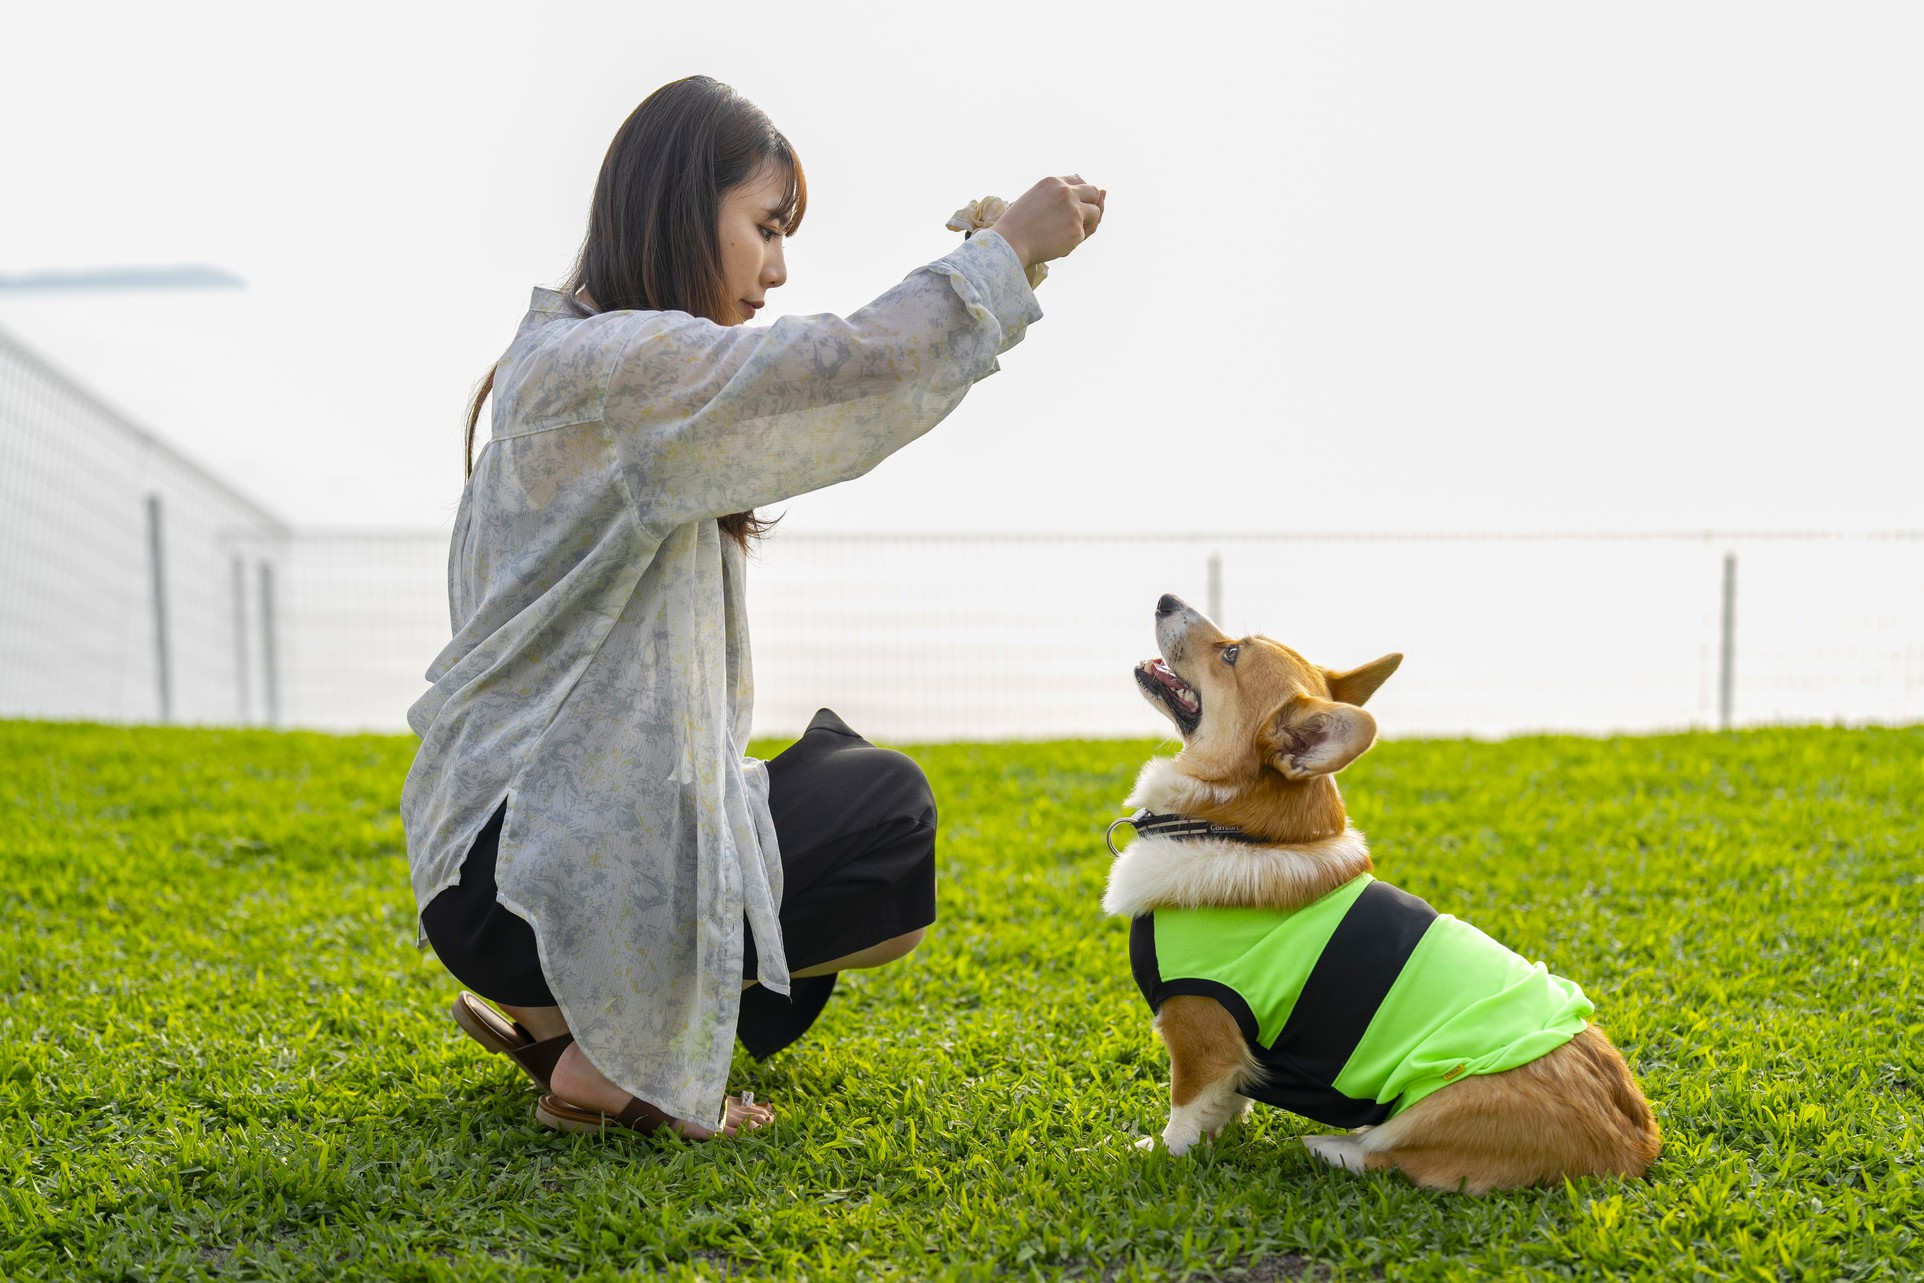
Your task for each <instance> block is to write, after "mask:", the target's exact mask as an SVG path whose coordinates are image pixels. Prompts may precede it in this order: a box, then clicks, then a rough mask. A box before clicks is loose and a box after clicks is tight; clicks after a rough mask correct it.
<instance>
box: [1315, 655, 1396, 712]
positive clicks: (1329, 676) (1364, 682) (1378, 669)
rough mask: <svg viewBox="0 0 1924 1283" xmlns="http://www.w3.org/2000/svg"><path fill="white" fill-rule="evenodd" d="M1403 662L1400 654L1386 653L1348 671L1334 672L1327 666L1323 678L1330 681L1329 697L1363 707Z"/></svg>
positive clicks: (1339, 701) (1342, 702) (1340, 702)
mask: <svg viewBox="0 0 1924 1283" xmlns="http://www.w3.org/2000/svg"><path fill="white" fill-rule="evenodd" d="M1402 662H1403V656H1402V655H1400V654H1395V655H1385V656H1383V658H1381V659H1372V660H1371V661H1370V662H1369V663H1367V664H1364V665H1363V666H1362V667H1360V668H1352V669H1350V670H1349V671H1348V672H1347V673H1337V672H1332V671H1330V670H1329V669H1327V668H1325V669H1324V670H1323V680H1324V681H1326V682H1328V683H1329V697H1330V698H1331V699H1333V700H1335V701H1336V702H1337V703H1339V704H1355V705H1356V706H1357V707H1359V708H1360V707H1362V705H1363V702H1364V701H1365V700H1367V699H1368V698H1369V697H1370V696H1372V695H1374V694H1375V693H1376V688H1377V687H1378V686H1381V685H1382V684H1383V683H1384V682H1386V681H1388V680H1389V678H1390V674H1391V673H1393V672H1395V671H1396V666H1397V665H1398V664H1401V663H1402Z"/></svg>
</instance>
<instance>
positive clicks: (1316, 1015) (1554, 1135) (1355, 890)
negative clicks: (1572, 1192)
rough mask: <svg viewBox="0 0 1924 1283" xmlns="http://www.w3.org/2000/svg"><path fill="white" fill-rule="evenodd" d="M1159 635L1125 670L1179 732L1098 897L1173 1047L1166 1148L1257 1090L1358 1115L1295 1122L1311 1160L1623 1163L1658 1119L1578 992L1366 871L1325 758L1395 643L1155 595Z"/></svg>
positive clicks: (1473, 1185)
mask: <svg viewBox="0 0 1924 1283" xmlns="http://www.w3.org/2000/svg"><path fill="white" fill-rule="evenodd" d="M1156 643H1157V648H1158V649H1159V650H1160V651H1161V657H1160V658H1157V659H1151V660H1147V661H1145V662H1144V663H1142V664H1141V665H1139V666H1138V667H1137V668H1136V670H1135V676H1136V682H1137V684H1138V685H1139V686H1140V687H1141V689H1142V693H1143V695H1144V696H1145V697H1146V698H1147V699H1148V700H1149V702H1150V703H1151V704H1153V705H1155V707H1156V708H1157V709H1158V710H1160V711H1161V712H1162V713H1163V714H1164V715H1165V716H1166V717H1168V718H1169V720H1170V721H1171V722H1173V723H1174V724H1175V727H1176V730H1177V731H1178V732H1179V733H1180V735H1181V737H1182V744H1183V747H1182V751H1181V752H1180V753H1178V754H1177V755H1176V756H1175V757H1173V758H1154V759H1151V760H1150V762H1149V763H1148V764H1147V765H1146V766H1144V767H1143V770H1142V773H1141V775H1140V776H1139V777H1138V778H1137V780H1136V785H1135V789H1134V791H1133V792H1132V793H1131V795H1130V797H1129V800H1128V805H1129V806H1132V807H1135V808H1138V809H1137V810H1136V812H1135V814H1133V815H1132V816H1130V817H1129V818H1128V819H1127V820H1118V821H1117V822H1116V824H1115V825H1112V826H1111V850H1112V851H1113V850H1114V849H1115V848H1114V844H1113V835H1114V830H1115V828H1116V826H1117V825H1123V824H1128V825H1133V826H1134V828H1135V830H1136V836H1135V839H1134V840H1133V841H1131V842H1130V843H1129V845H1128V846H1127V847H1126V848H1125V849H1124V850H1122V851H1121V852H1120V853H1119V854H1118V855H1117V857H1116V860H1115V863H1114V865H1113V866H1112V867H1111V870H1110V875H1109V884H1108V889H1107V891H1106V893H1105V895H1104V897H1103V908H1104V910H1105V912H1107V913H1109V914H1112V915H1116V916H1120V917H1125V918H1128V919H1130V920H1131V930H1130V963H1131V969H1132V971H1133V972H1134V974H1135V978H1136V982H1137V985H1138V987H1140V988H1141V989H1142V992H1143V997H1144V999H1145V1000H1146V1001H1147V1002H1148V1004H1149V1006H1150V1008H1151V1009H1152V1010H1153V1011H1154V1012H1155V1027H1156V1029H1157V1030H1158V1032H1160V1033H1161V1035H1162V1039H1163V1042H1164V1044H1165V1045H1166V1046H1167V1047H1168V1049H1169V1060H1170V1069H1171V1081H1170V1089H1169V1097H1170V1111H1169V1122H1168V1125H1167V1126H1166V1127H1165V1128H1164V1129H1163V1132H1162V1140H1163V1143H1164V1145H1166V1146H1167V1147H1168V1149H1169V1151H1170V1152H1171V1153H1173V1154H1183V1153H1186V1152H1187V1151H1188V1150H1189V1149H1190V1148H1191V1147H1193V1146H1194V1145H1195V1144H1196V1143H1197V1141H1198V1140H1200V1139H1202V1138H1203V1137H1204V1136H1210V1137H1214V1136H1215V1135H1216V1134H1217V1133H1218V1132H1220V1131H1221V1129H1222V1128H1223V1127H1224V1126H1226V1125H1227V1124H1229V1123H1230V1122H1233V1121H1236V1120H1238V1119H1240V1118H1242V1117H1244V1116H1245V1115H1246V1114H1247V1113H1248V1112H1249V1110H1250V1108H1251V1106H1252V1105H1253V1104H1254V1103H1255V1102H1256V1101H1263V1102H1266V1103H1269V1104H1274V1105H1278V1106H1281V1107H1283V1108H1286V1109H1289V1110H1292V1111H1293V1112H1296V1113H1299V1114H1302V1115H1304V1116H1305V1117H1308V1118H1310V1119H1313V1120H1315V1121H1317V1122H1321V1123H1324V1124H1326V1125H1331V1126H1336V1127H1343V1128H1351V1129H1353V1130H1351V1131H1349V1132H1347V1133H1346V1134H1335V1135H1327V1136H1309V1137H1305V1138H1304V1139H1303V1143H1304V1144H1305V1145H1306V1146H1308V1148H1309V1149H1310V1151H1311V1152H1312V1153H1314V1154H1315V1155H1316V1156H1317V1157H1318V1158H1321V1159H1322V1160H1324V1161H1325V1162H1327V1163H1329V1164H1331V1165H1333V1166H1336V1167H1341V1168H1346V1169H1348V1170H1351V1171H1365V1170H1377V1169H1394V1170H1397V1171H1400V1172H1402V1173H1403V1174H1404V1175H1405V1176H1407V1177H1408V1178H1409V1179H1411V1180H1413V1181H1415V1182H1416V1183H1417V1184H1418V1185H1423V1186H1428V1187H1431V1188H1434V1189H1443V1190H1463V1191H1467V1192H1472V1193H1483V1192H1485V1191H1488V1190H1492V1189H1510V1188H1516V1187H1520V1186H1529V1185H1541V1184H1545V1183H1554V1182H1557V1181H1559V1180H1561V1179H1562V1178H1564V1177H1580V1176H1588V1175H1593V1174H1601V1173H1614V1174H1616V1175H1619V1176H1641V1175H1642V1174H1643V1173H1644V1170H1645V1169H1646V1168H1647V1167H1648V1166H1649V1165H1650V1163H1651V1161H1652V1160H1653V1159H1654V1158H1655V1157H1656V1154H1657V1146H1658V1136H1657V1124H1656V1120H1655V1119H1654V1118H1653V1117H1652V1115H1651V1112H1650V1106H1649V1103H1648V1102H1647V1101H1645V1099H1644V1096H1643V1093H1642V1092H1641V1091H1639V1090H1638V1088H1637V1084H1636V1081H1635V1080H1634V1079H1633V1078H1632V1077H1631V1075H1630V1070H1629V1068H1628V1066H1626V1065H1625V1064H1624V1061H1623V1057H1622V1055H1621V1054H1619V1053H1618V1051H1617V1049H1616V1048H1615V1047H1614V1046H1612V1045H1611V1043H1610V1040H1609V1039H1607V1038H1606V1037H1604V1034H1603V1031H1602V1030H1601V1029H1599V1028H1597V1027H1596V1026H1595V1025H1593V1024H1591V1023H1590V1022H1589V1020H1588V1017H1589V1015H1590V1014H1591V1011H1592V1008H1591V1004H1590V1002H1589V1000H1588V999H1586V998H1585V997H1584V995H1583V991H1582V990H1581V989H1579V988H1578V987H1577V986H1576V985H1575V984H1573V983H1572V982H1570V981H1568V980H1565V979H1563V978H1561V977H1559V976H1556V975H1553V974H1551V973H1550V972H1548V971H1547V970H1546V969H1545V968H1544V966H1543V965H1542V964H1541V963H1534V964H1533V963H1530V962H1527V961H1525V960H1524V959H1522V958H1521V957H1519V956H1518V955H1516V954H1514V953H1512V952H1510V951H1509V950H1508V949H1505V948H1504V947H1503V946H1502V945H1499V944H1497V943H1496V942H1495V941H1494V940H1491V939H1490V938H1489V937H1488V936H1486V935H1484V934H1483V933H1482V932H1480V931H1477V930H1476V928H1474V927H1472V926H1470V925H1468V924H1467V923H1464V922H1460V921H1458V920H1457V919H1456V918H1453V917H1451V916H1449V915H1447V914H1443V915H1439V914H1438V913H1437V912H1436V911H1435V910H1433V909H1431V908H1430V906H1429V905H1427V904H1425V903H1424V902H1423V901H1421V900H1419V899H1417V898H1416V897H1414V896H1412V895H1409V894H1407V893H1405V892H1402V891H1399V890H1397V889H1396V888H1395V887H1392V886H1390V885H1389V884H1388V883H1385V882H1378V881H1376V880H1375V878H1374V877H1372V876H1371V868H1372V865H1371V862H1370V855H1369V848H1368V846H1367V845H1366V844H1365V842H1364V840H1363V835H1362V834H1361V833H1359V832H1357V831H1356V830H1355V829H1353V828H1351V827H1350V826H1349V823H1348V820H1347V817H1346V815H1345V813H1344V810H1343V800H1342V797H1341V796H1340V794H1339V793H1338V792H1337V789H1336V780H1335V778H1334V777H1335V774H1336V772H1338V771H1340V770H1342V769H1343V768H1344V767H1345V766H1347V765H1349V764H1350V763H1351V762H1353V761H1355V760H1356V759H1357V758H1358V757H1359V756H1361V755H1362V754H1363V753H1364V752H1365V751H1366V750H1367V749H1368V748H1369V747H1370V745H1371V744H1372V743H1373V742H1374V741H1375V738H1376V721H1375V718H1373V717H1372V716H1371V715H1370V714H1369V713H1367V712H1365V711H1364V710H1363V704H1364V702H1365V701H1367V700H1368V699H1369V697H1370V696H1371V695H1372V694H1373V693H1374V692H1375V691H1376V689H1377V688H1378V687H1379V686H1381V685H1382V684H1383V682H1384V681H1385V680H1386V679H1387V678H1388V677H1389V676H1390V674H1391V673H1394V672H1395V671H1396V668H1397V665H1399V664H1400V663H1401V662H1402V659H1403V657H1402V656H1401V655H1385V656H1383V657H1382V658H1381V659H1378V660H1374V661H1372V662H1371V663H1368V664H1364V665H1363V666H1362V667H1360V668H1352V669H1349V670H1348V671H1346V672H1336V671H1333V670H1330V669H1327V668H1320V667H1318V666H1316V665H1314V664H1311V663H1309V662H1308V661H1307V660H1305V659H1304V658H1303V657H1302V656H1301V655H1298V654H1297V653H1296V652H1295V651H1293V650H1290V649H1289V648H1288V647H1286V646H1283V645H1280V644H1278V643H1277V642H1275V641H1272V640H1270V639H1269V638H1267V637H1263V636H1260V635H1258V636H1249V637H1230V636H1226V635H1225V634H1224V633H1223V632H1222V631H1221V630H1220V629H1218V628H1217V627H1216V625H1215V624H1213V623H1212V622H1210V621H1209V620H1208V619H1207V618H1205V617H1204V616H1203V615H1201V614H1199V613H1198V612H1197V611H1195V610H1194V609H1192V608H1191V607H1189V606H1188V605H1187V604H1185V603H1184V602H1183V601H1182V600H1181V599H1180V598H1177V597H1174V596H1168V595H1165V596H1164V597H1163V598H1162V599H1161V600H1160V601H1158V602H1157V603H1156ZM1139 1144H1142V1145H1145V1146H1153V1144H1154V1141H1153V1139H1148V1140H1145V1141H1142V1142H1139Z"/></svg>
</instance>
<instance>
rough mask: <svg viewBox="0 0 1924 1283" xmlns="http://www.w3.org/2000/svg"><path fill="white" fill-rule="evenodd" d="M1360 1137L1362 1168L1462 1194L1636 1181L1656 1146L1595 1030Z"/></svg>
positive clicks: (1455, 1087) (1619, 1062)
mask: <svg viewBox="0 0 1924 1283" xmlns="http://www.w3.org/2000/svg"><path fill="white" fill-rule="evenodd" d="M1360 1139H1361V1141H1362V1147H1363V1149H1364V1151H1365V1152H1366V1153H1367V1155H1368V1158H1367V1160H1366V1161H1367V1163H1368V1165H1369V1166H1370V1167H1371V1168H1395V1169H1397V1170H1399V1171H1401V1172H1402V1173H1403V1174H1404V1175H1405V1176H1408V1177H1409V1178H1410V1179H1411V1180H1413V1181H1415V1182H1416V1183H1417V1184H1418V1185H1427V1186H1429V1187H1430V1188H1432V1189H1447V1190H1454V1189H1459V1188H1461V1189H1463V1190H1464V1191H1466V1192H1468V1193H1471V1194H1482V1193H1485V1192H1487V1191H1489V1190H1492V1189H1514V1188H1517V1187H1520V1186H1526V1185H1547V1184H1555V1183H1556V1182H1558V1181H1560V1180H1562V1179H1563V1178H1564V1177H1566V1176H1568V1177H1579V1176H1603V1175H1616V1176H1642V1175H1643V1174H1644V1170H1645V1169H1646V1168H1648V1167H1649V1166H1650V1163H1651V1161H1652V1160H1653V1159H1655V1158H1656V1156H1657V1147H1658V1144H1659V1138H1658V1134H1657V1120H1656V1119H1655V1117H1653V1116H1652V1115H1651V1112H1650V1105H1649V1103H1648V1102H1646V1101H1645V1100H1644V1098H1643V1093H1642V1092H1641V1091H1639V1090H1638V1089H1637V1084H1636V1081H1635V1080H1634V1079H1633V1078H1632V1077H1631V1076H1630V1069H1629V1067H1628V1066H1627V1065H1625V1064H1624V1063H1623V1057H1622V1055H1620V1054H1619V1053H1618V1051H1617V1049H1616V1048H1615V1047H1613V1046H1611V1045H1610V1040H1609V1039H1608V1038H1607V1037H1605V1036H1604V1032H1603V1030H1601V1029H1599V1028H1597V1027H1596V1026H1595V1025H1591V1026H1589V1027H1588V1028H1586V1029H1585V1030H1584V1031H1583V1032H1582V1033H1580V1034H1578V1035H1577V1036H1576V1037H1575V1038H1573V1039H1571V1040H1570V1041H1569V1042H1567V1043H1564V1044H1563V1045H1562V1046H1561V1047H1558V1048H1557V1049H1556V1050H1555V1051H1552V1052H1550V1053H1549V1054H1548V1055H1545V1056H1542V1057H1540V1058H1538V1059H1536V1060H1533V1061H1531V1062H1530V1063H1529V1064H1527V1065H1519V1066H1517V1067H1516V1068H1515V1069H1511V1070H1506V1071H1505V1072H1503V1073H1500V1074H1484V1075H1479V1076H1477V1077H1474V1078H1465V1079H1464V1080H1463V1081H1462V1082H1459V1083H1452V1084H1451V1085H1450V1086H1448V1087H1445V1088H1444V1089H1443V1090H1442V1091H1439V1092H1437V1093H1435V1094H1434V1095H1432V1096H1428V1097H1426V1098H1425V1099H1423V1100H1420V1101H1418V1102H1417V1103H1416V1104H1414V1105H1412V1106H1411V1107H1410V1108H1409V1109H1407V1110H1405V1111H1404V1112H1403V1113H1401V1114H1399V1115H1397V1116H1396V1117H1395V1118H1393V1119H1391V1120H1390V1121H1389V1122H1387V1123H1384V1124H1383V1125H1382V1126H1381V1127H1376V1128H1372V1129H1371V1130H1370V1131H1368V1132H1365V1133H1363V1135H1362V1136H1361V1138H1360Z"/></svg>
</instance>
